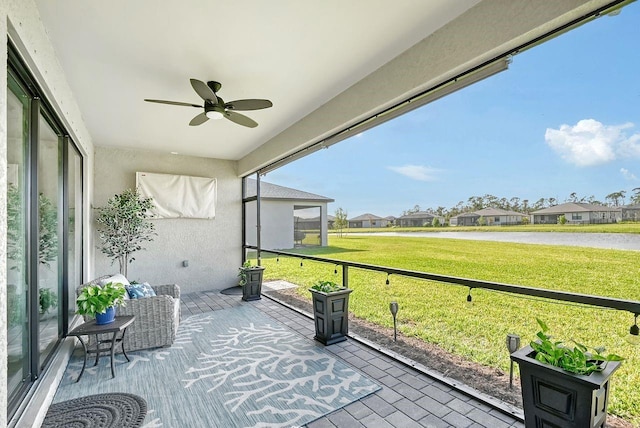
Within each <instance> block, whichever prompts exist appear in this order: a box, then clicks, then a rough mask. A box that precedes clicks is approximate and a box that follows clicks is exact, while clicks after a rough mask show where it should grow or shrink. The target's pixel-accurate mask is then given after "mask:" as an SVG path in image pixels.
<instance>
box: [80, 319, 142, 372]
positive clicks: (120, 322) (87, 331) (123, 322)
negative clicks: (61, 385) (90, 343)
mask: <svg viewBox="0 0 640 428" xmlns="http://www.w3.org/2000/svg"><path fill="white" fill-rule="evenodd" d="M135 319H136V317H135V316H133V315H121V316H117V317H116V319H115V321H114V322H112V323H109V324H102V325H97V324H96V320H92V321H88V322H85V323H84V324H81V325H79V326H78V327H76V328H74V329H73V330H71V331H70V332H69V334H68V336H75V337H77V338H78V340H80V343H81V344H82V349H83V350H84V362H83V363H82V370H81V371H80V375H79V376H78V379H77V380H76V382H80V378H81V377H82V375H83V374H84V368H85V367H86V365H87V354H90V353H94V352H95V353H96V362H95V364H94V366H97V365H98V361H99V360H100V353H101V352H103V351H109V350H110V351H111V377H116V372H115V370H114V368H113V354H114V351H115V349H116V344H118V343H120V344H121V346H122V354H123V355H124V357H125V358H126V359H127V361H131V360H129V357H128V356H127V353H126V352H125V350H124V342H123V339H124V335H125V333H126V332H127V327H129V326H130V325H131V324H132V323H133V321H134V320H135ZM120 332H122V334H121V335H120V337H117V336H118V333H120ZM105 333H113V334H112V336H111V339H103V340H100V337H99V335H101V334H105ZM91 335H95V337H96V344H95V349H93V348H88V347H87V344H86V343H85V342H84V340H82V336H91ZM103 344H107V345H108V346H102V345H103Z"/></svg>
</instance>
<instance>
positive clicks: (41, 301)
mask: <svg viewBox="0 0 640 428" xmlns="http://www.w3.org/2000/svg"><path fill="white" fill-rule="evenodd" d="M7 82H8V84H7V195H6V197H7V214H6V215H7V218H6V220H7V248H6V263H7V274H6V281H7V295H6V296H7V322H6V328H7V337H8V343H7V349H8V360H7V393H8V414H9V417H12V415H13V414H14V413H15V411H16V409H17V408H18V406H19V405H20V403H21V400H23V399H24V397H25V396H26V394H27V392H28V390H29V388H30V387H31V386H32V384H33V382H35V381H36V379H38V378H40V377H41V376H42V374H43V372H44V371H45V370H46V369H47V365H48V364H49V361H51V359H52V357H53V356H54V355H55V352H56V350H57V347H58V345H59V344H60V342H61V339H62V338H63V337H64V336H65V334H66V332H67V331H68V328H69V324H70V322H71V319H72V318H73V316H74V314H75V288H76V287H77V286H78V285H80V283H81V281H82V265H83V263H82V230H83V225H82V212H83V211H82V206H83V202H82V177H83V171H82V168H83V162H82V155H81V154H80V152H79V151H78V150H77V148H76V147H75V145H74V144H73V141H72V140H71V138H70V137H69V136H68V135H66V132H65V131H64V127H63V126H62V124H61V121H60V120H58V118H57V117H56V116H55V114H54V113H53V110H52V109H51V107H50V105H49V104H48V102H47V100H46V99H45V98H44V97H43V95H42V93H40V91H39V87H38V85H37V83H36V82H35V81H34V80H33V79H32V78H31V76H30V75H29V73H28V71H27V70H26V67H24V65H23V64H22V63H21V62H20V60H19V58H17V56H16V54H15V51H13V50H12V49H10V51H9V68H8V78H7Z"/></svg>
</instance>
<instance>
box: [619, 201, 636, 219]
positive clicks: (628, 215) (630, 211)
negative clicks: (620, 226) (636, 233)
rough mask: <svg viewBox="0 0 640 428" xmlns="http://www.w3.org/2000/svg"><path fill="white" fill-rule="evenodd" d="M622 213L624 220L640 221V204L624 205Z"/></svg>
mask: <svg viewBox="0 0 640 428" xmlns="http://www.w3.org/2000/svg"><path fill="white" fill-rule="evenodd" d="M621 214H622V220H623V221H640V204H632V205H625V206H623V207H622V209H621Z"/></svg>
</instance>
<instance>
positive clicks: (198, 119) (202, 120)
mask: <svg viewBox="0 0 640 428" xmlns="http://www.w3.org/2000/svg"><path fill="white" fill-rule="evenodd" d="M207 120H209V118H208V117H207V115H206V114H204V113H200V114H199V115H197V116H196V117H194V118H193V119H191V122H189V126H198V125H202V124H203V123H205V122H206V121H207Z"/></svg>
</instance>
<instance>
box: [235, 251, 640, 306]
mask: <svg viewBox="0 0 640 428" xmlns="http://www.w3.org/2000/svg"><path fill="white" fill-rule="evenodd" d="M245 248H246V249H250V250H256V251H257V253H258V260H260V254H261V253H270V254H275V255H281V256H287V257H294V258H298V259H303V260H313V261H316V262H322V263H328V264H333V265H336V266H342V281H343V286H345V287H348V286H349V268H355V269H364V270H370V271H376V272H383V273H386V274H387V275H402V276H406V277H410V278H419V279H426V280H430V281H437V282H442V283H447V284H453V285H460V286H463V287H469V288H470V289H474V288H478V289H485V290H494V291H500V292H504V293H511V294H518V295H524V296H532V297H539V298H544V299H551V300H559V301H563V302H571V303H578V304H583V305H590V306H597V307H602V308H610V309H616V310H620V311H627V312H631V313H632V314H634V315H635V316H638V315H640V301H634V300H624V299H617V298H613V297H604V296H593V295H589V294H580V293H571V292H567V291H557V290H548V289H544V288H535V287H525V286H522V285H512V284H503V283H499V282H491V281H481V280H477V279H469V278H458V277H455V276H446V275H439V274H434V273H428V272H420V271H414V270H407V269H400V268H394V267H390V266H378V265H372V264H368V263H358V262H351V261H345V260H336V259H329V258H325V257H317V256H312V255H308V254H298V253H291V252H287V251H278V250H265V249H263V248H258V247H256V246H251V245H245Z"/></svg>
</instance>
